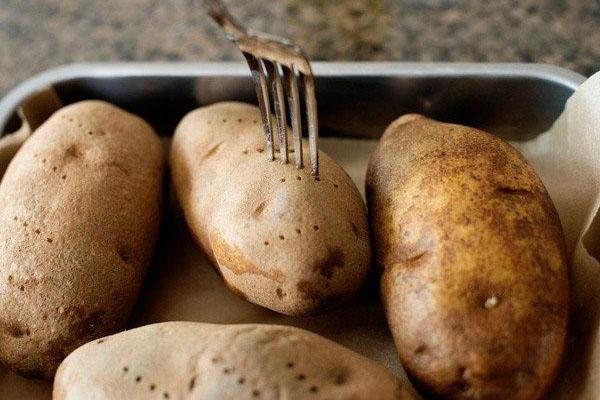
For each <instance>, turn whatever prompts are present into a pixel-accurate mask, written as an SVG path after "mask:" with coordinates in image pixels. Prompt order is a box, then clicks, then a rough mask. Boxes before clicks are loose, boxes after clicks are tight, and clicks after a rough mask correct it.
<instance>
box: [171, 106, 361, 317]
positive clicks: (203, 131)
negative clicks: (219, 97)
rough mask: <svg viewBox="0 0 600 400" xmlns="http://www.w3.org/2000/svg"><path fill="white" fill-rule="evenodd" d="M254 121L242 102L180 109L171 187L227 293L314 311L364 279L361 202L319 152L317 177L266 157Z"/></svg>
mask: <svg viewBox="0 0 600 400" xmlns="http://www.w3.org/2000/svg"><path fill="white" fill-rule="evenodd" d="M259 121H260V111H259V110H258V108H257V107H254V106H250V105H247V104H242V103H219V104H215V105H212V106H209V107H204V108H201V109H198V110H196V111H193V112H191V113H190V114H188V115H187V116H186V117H185V118H184V119H183V120H182V122H181V123H180V124H179V126H178V127H177V131H176V132H175V136H174V138H173V143H172V147H171V156H170V159H171V173H172V178H173V186H174V189H175V191H176V193H177V196H178V198H179V201H180V203H181V206H182V209H183V212H184V215H185V218H186V221H187V223H188V226H189V227H190V230H191V232H192V234H193V235H194V236H195V237H196V241H197V242H198V243H199V244H200V245H201V246H202V248H203V249H204V250H205V252H206V253H207V254H208V256H209V257H210V258H211V259H212V261H213V263H214V264H215V265H216V266H217V267H218V270H219V271H220V273H221V274H222V275H223V279H224V280H225V282H226V283H227V285H228V286H229V287H230V288H231V289H232V290H233V291H234V292H236V293H238V294H240V295H241V296H242V297H244V298H246V299H248V300H249V301H251V302H253V303H255V304H258V305H261V306H264V307H267V308H270V309H272V310H275V311H278V312H280V313H283V314H287V315H305V314H309V313H313V312H315V311H316V310H318V309H319V308H321V307H322V306H324V305H326V304H329V303H330V302H336V301H339V300H343V299H346V298H348V297H350V296H352V295H354V294H355V293H356V292H357V291H358V289H359V288H360V286H361V284H362V282H363V281H364V279H365V276H366V274H367V271H368V270H369V263H370V247H369V234H368V226H367V217H366V208H365V205H364V203H363V200H362V198H361V196H360V193H359V192H358V189H357V188H356V186H355V185H354V183H353V182H352V180H351V179H350V177H349V176H348V175H347V174H346V173H345V172H344V171H343V170H342V168H341V167H340V166H339V165H337V164H336V163H335V162H334V161H333V160H332V159H331V158H330V157H328V156H327V155H326V154H324V153H320V176H319V177H314V176H311V174H310V168H303V169H300V170H299V169H297V168H296V167H295V165H294V163H292V162H290V163H288V164H282V163H281V162H279V161H278V160H277V161H273V162H269V161H267V159H266V155H265V153H264V146H265V143H264V136H263V133H262V126H261V124H260V123H259ZM305 147H306V146H305ZM292 158H293V154H292Z"/></svg>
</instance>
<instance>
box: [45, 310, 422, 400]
mask: <svg viewBox="0 0 600 400" xmlns="http://www.w3.org/2000/svg"><path fill="white" fill-rule="evenodd" d="M83 398H93V399H96V400H101V399H148V398H170V399H202V400H210V399H215V400H216V399H219V400H227V399H235V400H237V399H262V400H269V399H274V400H275V399H288V400H292V399H312V398H314V399H354V400H361V399H364V400H370V399H378V400H386V399H389V400H404V399H412V398H413V397H412V395H411V392H410V391H409V390H408V389H407V388H406V387H404V386H403V385H402V383H401V382H400V381H399V380H398V379H397V378H396V377H394V376H393V375H392V374H391V373H390V372H389V371H387V370H386V369H385V368H383V367H381V366H379V365H377V364H376V363H374V362H373V361H371V360H369V359H367V358H365V357H363V356H361V355H359V354H357V353H355V352H353V351H352V350H349V349H347V348H345V347H342V346H340V345H338V344H336V343H334V342H332V341H330V340H327V339H325V338H323V337H321V336H319V335H316V334H314V333H311V332H308V331H304V330H302V329H298V328H292V327H288V326H278V325H261V324H244V325H215V324H203V323H196V322H164V323H160V324H153V325H146V326H144V327H141V328H137V329H133V330H130V331H127V332H123V333H119V334H116V335H113V336H109V337H106V338H104V339H100V340H96V341H94V342H90V343H88V344H86V345H84V346H82V347H80V348H79V349H77V350H76V351H74V352H73V353H71V354H70V355H69V356H68V357H67V358H66V359H65V361H64V362H63V363H62V364H61V366H60V367H59V369H58V372H57V374H56V378H55V380H54V392H53V399H54V400H70V399H83Z"/></svg>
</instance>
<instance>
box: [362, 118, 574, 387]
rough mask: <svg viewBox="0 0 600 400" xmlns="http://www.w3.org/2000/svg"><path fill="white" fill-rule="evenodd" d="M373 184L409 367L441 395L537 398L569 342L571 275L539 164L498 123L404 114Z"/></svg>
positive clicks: (378, 234)
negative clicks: (491, 128)
mask: <svg viewBox="0 0 600 400" xmlns="http://www.w3.org/2000/svg"><path fill="white" fill-rule="evenodd" d="M366 189H367V200H368V206H369V217H370V227H371V229H372V235H373V236H372V237H373V246H374V248H375V258H376V262H377V264H378V266H379V267H380V270H381V271H382V276H381V294H382V298H383V301H384V304H385V307H386V313H387V317H388V321H389V324H390V329H391V331H392V333H393V335H394V340H395V342H396V346H397V348H398V352H399V353H400V358H401V361H402V363H403V365H404V367H405V369H406V370H407V372H408V373H409V375H411V376H412V378H414V380H415V381H416V382H417V383H418V384H419V385H420V386H421V387H422V388H424V389H425V391H427V392H429V393H432V394H434V395H437V396H439V397H442V398H451V399H509V398H510V399H537V398H540V397H541V396H542V395H543V393H544V391H545V389H546V388H547V387H548V385H549V383H550V382H551V380H552V378H553V376H554V375H555V373H556V370H557V367H558V365H559V362H560V359H561V355H562V353H563V347H564V342H565V334H566V326H567V310H568V278H567V262H566V256H565V245H564V237H563V232H562V228H561V224H560V221H559V218H558V215H557V213H556V210H555V208H554V205H553V203H552V201H551V200H550V197H549V196H548V193H547V192H546V189H545V188H544V185H543V184H542V182H541V180H540V179H539V178H538V176H537V175H536V173H535V171H534V170H533V169H532V167H531V166H530V165H529V164H528V163H527V161H526V160H525V159H524V158H523V157H522V156H521V155H520V154H519V153H518V152H517V151H516V150H515V149H514V148H512V147H511V146H510V145H508V144H507V143H504V142H503V141H501V140H500V139H498V138H496V137H494V136H492V135H490V134H487V133H485V132H481V131H478V130H476V129H472V128H468V127H464V126H460V125H453V124H444V123H440V122H437V121H433V120H431V119H427V118H425V117H422V116H418V115H407V116H404V117H401V118H399V119H397V120H396V121H394V122H393V123H392V124H391V125H390V126H389V127H388V128H387V130H386V131H385V133H384V135H383V137H382V138H381V142H380V143H379V145H378V147H377V148H376V150H375V152H374V154H373V155H372V157H371V160H370V165H369V169H368V174H367V184H366Z"/></svg>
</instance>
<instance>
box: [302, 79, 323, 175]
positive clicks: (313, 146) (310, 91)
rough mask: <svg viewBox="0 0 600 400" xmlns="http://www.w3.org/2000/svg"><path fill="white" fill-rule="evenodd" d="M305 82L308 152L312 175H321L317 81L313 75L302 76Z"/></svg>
mask: <svg viewBox="0 0 600 400" xmlns="http://www.w3.org/2000/svg"><path fill="white" fill-rule="evenodd" d="M301 76H302V81H303V82H304V96H305V101H306V114H307V118H306V119H307V124H308V151H309V153H310V168H311V173H312V175H315V176H318V175H319V149H318V145H319V143H318V141H319V126H318V122H317V121H318V120H317V97H316V95H315V80H314V78H313V76H312V74H310V75H307V74H301Z"/></svg>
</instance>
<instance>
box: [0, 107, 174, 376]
mask: <svg viewBox="0 0 600 400" xmlns="http://www.w3.org/2000/svg"><path fill="white" fill-rule="evenodd" d="M163 164H164V157H163V152H162V147H161V143H160V139H159V138H158V136H157V135H156V133H155V132H154V131H153V130H152V128H151V127H150V126H149V125H148V124H146V123H145V122H144V121H142V120H141V119H140V118H138V117H136V116H134V115H132V114H129V113H126V112H124V111H123V110H120V109H118V108H117V107H114V106H112V105H110V104H107V103H104V102H100V101H86V102H81V103H77V104H74V105H71V106H68V107H65V108H63V109H61V110H60V111H58V112H56V113H55V114H54V115H53V116H52V117H51V118H50V119H49V120H48V121H46V122H45V123H44V124H43V125H42V126H41V127H40V128H39V129H38V130H37V131H36V132H34V134H33V135H32V136H31V137H30V138H29V139H28V140H27V141H26V142H25V143H24V145H23V146H22V147H21V149H20V150H19V151H18V153H17V154H16V156H15V157H14V158H13V160H12V161H11V163H10V165H9V167H8V169H7V171H6V174H5V175H4V177H3V180H2V183H1V184H0V204H1V207H0V310H2V311H1V314H0V360H1V361H2V362H3V363H4V364H6V365H7V366H8V367H9V368H10V369H12V370H14V371H16V372H18V373H20V374H23V375H26V376H30V377H42V378H46V379H50V378H52V377H53V375H54V371H55V370H56V367H58V364H59V363H60V362H61V361H62V360H63V358H64V357H65V356H66V355H67V354H69V353H70V352H71V351H72V350H73V349H75V348H77V347H79V346H80V345H81V344H83V343H86V342H88V341H90V340H92V339H94V338H97V337H101V336H105V335H107V334H110V333H113V332H115V331H116V330H119V329H121V328H122V327H123V325H124V324H125V322H126V320H127V318H128V316H129V314H130V311H131V308H132V306H133V303H134V301H135V299H136V297H137V293H138V291H139V289H140V286H141V283H142V280H143V278H144V274H145V272H146V268H147V266H148V264H149V262H150V258H151V256H152V251H153V247H154V243H155V240H156V237H157V232H158V226H159V219H160V212H159V208H160V197H161V194H162V191H161V184H162V175H163Z"/></svg>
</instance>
